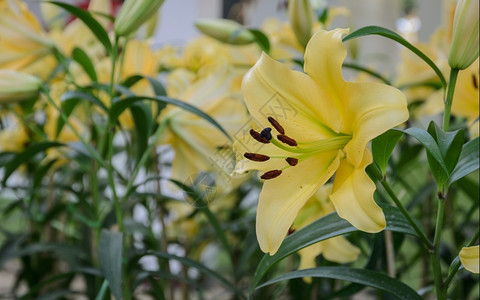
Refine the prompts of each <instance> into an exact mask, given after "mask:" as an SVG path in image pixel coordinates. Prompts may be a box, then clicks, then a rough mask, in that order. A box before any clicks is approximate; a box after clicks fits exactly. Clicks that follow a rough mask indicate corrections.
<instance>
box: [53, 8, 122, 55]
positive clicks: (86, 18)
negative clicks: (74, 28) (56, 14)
mask: <svg viewBox="0 0 480 300" xmlns="http://www.w3.org/2000/svg"><path fill="white" fill-rule="evenodd" d="M49 2H50V3H52V4H55V5H56V6H59V7H61V8H63V9H65V10H66V11H68V12H69V13H71V14H72V15H74V16H75V17H77V18H79V19H80V20H82V22H83V23H85V25H87V27H88V28H89V29H90V30H91V31H92V33H93V34H94V35H95V36H96V37H97V39H98V40H99V41H100V43H102V45H103V46H104V47H105V50H107V52H108V53H109V54H110V55H112V53H113V48H112V43H111V42H110V38H109V37H108V33H107V32H106V31H105V29H104V28H103V27H102V25H101V24H100V23H98V22H97V20H95V19H94V18H93V17H92V15H91V14H90V13H89V12H88V11H86V10H83V9H81V8H78V7H76V6H73V5H70V4H67V3H64V2H57V1H49Z"/></svg>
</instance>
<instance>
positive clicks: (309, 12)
mask: <svg viewBox="0 0 480 300" xmlns="http://www.w3.org/2000/svg"><path fill="white" fill-rule="evenodd" d="M314 15H315V12H314V11H313V9H312V6H311V4H310V0H290V1H288V19H289V21H290V24H291V25H292V29H293V32H294V33H295V36H296V37H297V40H298V42H299V43H300V45H302V46H303V47H305V46H306V45H307V44H308V41H309V40H310V38H311V36H312V25H313V19H314Z"/></svg>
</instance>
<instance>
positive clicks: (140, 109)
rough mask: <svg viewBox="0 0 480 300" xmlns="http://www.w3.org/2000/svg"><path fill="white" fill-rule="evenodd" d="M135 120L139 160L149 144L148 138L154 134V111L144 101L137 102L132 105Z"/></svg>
mask: <svg viewBox="0 0 480 300" xmlns="http://www.w3.org/2000/svg"><path fill="white" fill-rule="evenodd" d="M130 112H131V113H132V117H133V121H134V123H135V127H134V130H135V137H134V142H135V145H136V148H137V162H138V161H139V160H140V158H141V157H142V155H143V153H144V152H145V149H147V146H148V139H149V138H150V135H151V134H152V124H153V120H152V112H151V111H150V109H149V108H148V107H147V106H146V105H145V104H143V103H142V102H137V103H135V104H133V105H131V106H130Z"/></svg>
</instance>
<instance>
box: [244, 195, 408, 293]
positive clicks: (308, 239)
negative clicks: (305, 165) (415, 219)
mask: <svg viewBox="0 0 480 300" xmlns="http://www.w3.org/2000/svg"><path fill="white" fill-rule="evenodd" d="M380 206H381V207H382V209H383V212H384V214H385V218H386V221H387V226H386V228H385V230H390V231H394V232H402V233H406V234H410V235H414V236H416V233H415V231H414V229H413V228H412V227H411V226H410V224H409V223H408V221H407V220H406V219H405V217H404V216H403V215H402V213H401V212H400V211H399V210H398V208H396V207H393V206H391V205H387V204H380ZM354 231H357V229H356V228H355V227H353V226H352V225H350V223H348V222H347V221H345V220H344V219H342V218H340V217H339V216H338V215H337V213H335V212H334V213H331V214H329V215H326V216H324V217H322V218H320V219H318V220H317V221H315V222H313V223H311V224H309V225H307V226H305V227H303V228H302V229H300V230H298V231H296V232H294V233H293V234H291V235H289V236H288V237H286V238H285V240H284V241H283V243H282V245H281V246H280V248H279V249H278V251H277V253H275V255H273V256H270V255H269V254H265V256H264V257H263V258H262V260H261V261H260V263H259V264H258V266H257V269H256V270H255V274H254V276H253V280H252V284H251V286H250V292H253V290H254V289H255V287H256V286H257V285H258V283H259V282H260V280H261V279H262V278H263V276H264V275H265V274H266V273H267V272H268V270H270V268H271V267H273V266H274V265H275V264H276V263H278V262H279V261H281V260H282V259H284V258H285V257H287V256H289V255H291V254H293V253H295V252H297V251H298V250H300V249H303V248H305V247H307V246H310V245H312V244H315V243H317V242H320V241H323V240H326V239H329V238H332V237H334V236H338V235H343V234H347V233H350V232H354Z"/></svg>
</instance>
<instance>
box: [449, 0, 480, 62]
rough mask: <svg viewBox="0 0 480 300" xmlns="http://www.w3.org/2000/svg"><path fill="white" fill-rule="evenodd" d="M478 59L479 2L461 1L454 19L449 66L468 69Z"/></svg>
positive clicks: (471, 0) (472, 0)
mask: <svg viewBox="0 0 480 300" xmlns="http://www.w3.org/2000/svg"><path fill="white" fill-rule="evenodd" d="M477 57H478V0H460V1H458V4H457V8H456V9H455V16H454V18H453V36H452V45H451V46H450V54H449V55H448V64H449V65H450V67H451V68H452V69H460V70H463V69H466V68H468V66H470V65H471V64H472V63H473V62H474V61H475V60H476V59H477Z"/></svg>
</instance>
